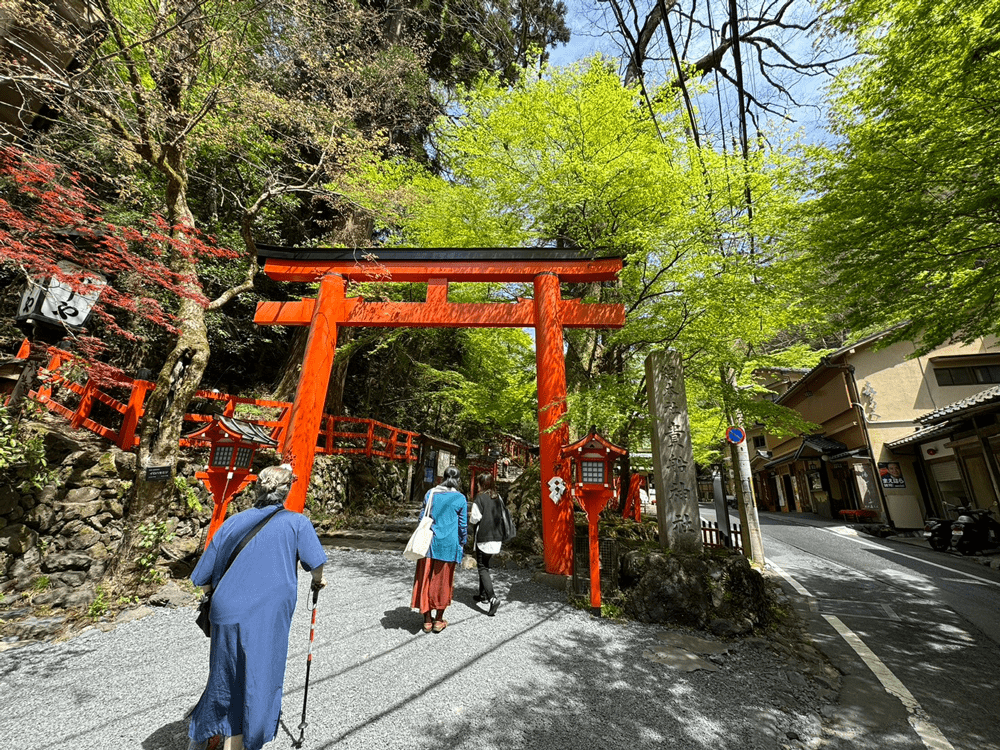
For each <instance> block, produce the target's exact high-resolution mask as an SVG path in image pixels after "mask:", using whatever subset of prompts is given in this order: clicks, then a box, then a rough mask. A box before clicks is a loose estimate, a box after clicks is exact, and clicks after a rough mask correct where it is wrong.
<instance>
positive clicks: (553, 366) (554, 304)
mask: <svg viewBox="0 0 1000 750" xmlns="http://www.w3.org/2000/svg"><path fill="white" fill-rule="evenodd" d="M559 301H560V293H559V277H558V276H557V275H556V274H554V273H542V274H539V275H538V276H536V277H535V366H536V369H537V371H538V372H537V378H538V454H539V455H538V463H539V468H540V470H541V474H542V541H543V543H544V554H545V570H546V571H548V572H550V573H558V574H561V575H569V574H570V573H572V572H573V531H574V529H573V501H572V499H571V498H570V497H569V496H568V493H567V494H566V495H564V496H563V498H562V499H561V500H560V502H558V503H556V502H553V501H552V500H551V499H550V498H549V494H548V487H549V480H550V479H552V477H554V476H561V477H563V479H564V480H565V479H566V472H565V471H564V470H561V469H560V463H561V461H562V459H560V458H559V451H560V450H561V449H562V447H563V446H564V445H566V444H567V443H569V427H568V425H567V424H566V421H565V420H564V419H563V417H564V416H565V414H566V357H565V355H564V353H563V326H562V320H561V319H560V316H559Z"/></svg>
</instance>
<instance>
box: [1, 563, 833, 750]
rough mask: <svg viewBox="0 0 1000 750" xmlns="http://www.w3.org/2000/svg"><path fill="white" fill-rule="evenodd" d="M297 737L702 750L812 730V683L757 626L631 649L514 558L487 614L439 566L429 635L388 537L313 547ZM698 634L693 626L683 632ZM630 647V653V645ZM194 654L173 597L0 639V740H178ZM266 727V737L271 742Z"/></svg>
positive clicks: (806, 741)
mask: <svg viewBox="0 0 1000 750" xmlns="http://www.w3.org/2000/svg"><path fill="white" fill-rule="evenodd" d="M328 551H329V554H330V564H329V565H328V572H327V576H326V577H327V581H328V583H329V585H328V586H327V588H326V589H325V590H324V591H323V593H322V594H321V595H320V599H319V613H318V625H317V636H316V645H315V649H314V659H313V665H312V677H311V680H310V687H309V709H308V717H307V718H308V721H309V726H308V728H307V729H306V739H305V744H304V747H305V748H331V747H336V748H339V749H340V748H342V749H343V750H354V749H357V750H362V749H364V750H369V749H372V748H380V749H381V748H389V749H399V750H405V749H409V748H414V749H415V748H421V749H426V748H430V747H438V748H448V749H451V748H476V750H492V749H494V748H497V749H499V748H504V749H506V748H532V749H533V750H536V749H537V750H549V749H554V750H558V749H560V748H601V749H603V748H609V749H613V748H671V749H672V750H683V749H685V748H699V749H701V748H704V749H706V750H707V749H709V748H710V749H711V750H723V749H726V748H733V750H736V749H737V748H738V749H739V750H762V749H764V748H767V749H768V750H771V749H772V748H782V747H803V746H808V747H815V746H816V745H817V744H818V743H819V738H818V736H819V734H820V729H821V728H820V726H819V718H818V716H817V712H818V711H819V709H820V707H821V705H822V703H823V699H822V698H821V692H822V691H821V688H820V687H819V686H818V685H816V684H815V683H813V682H812V681H810V680H809V679H806V678H804V677H803V676H802V674H801V673H800V672H799V671H798V669H797V668H796V667H793V666H792V665H791V664H792V663H791V662H789V661H787V660H786V659H785V657H783V656H781V655H780V654H779V653H778V652H776V651H775V650H773V649H771V648H769V647H768V646H767V645H766V643H764V642H763V641H761V640H760V639H751V640H750V641H749V642H733V643H729V644H726V645H728V646H730V650H729V652H728V653H726V654H723V655H719V656H714V657H711V658H712V659H713V661H714V662H715V663H716V664H717V665H718V671H715V672H711V671H692V672H685V671H680V670H678V669H675V668H673V667H670V666H667V665H664V664H660V663H656V662H655V661H652V660H650V659H649V658H647V657H648V655H649V653H650V651H651V649H653V648H655V647H657V646H659V645H662V641H660V640H658V638H657V636H658V635H661V634H663V633H664V628H663V626H646V625H639V624H636V623H628V624H621V623H617V622H612V621H608V620H601V619H596V618H592V617H591V616H590V615H589V614H588V613H587V612H585V611H582V610H578V609H575V608H574V607H572V606H570V605H568V604H566V602H565V596H564V595H563V594H562V593H560V592H557V591H555V590H553V589H551V588H548V587H546V586H543V585H541V584H538V583H535V582H533V581H532V580H531V576H530V571H506V570H501V571H496V574H495V576H494V580H495V581H496V583H497V589H498V592H499V593H500V595H501V596H502V597H503V598H504V600H505V601H504V604H503V605H502V606H501V607H500V610H499V612H498V613H497V616H496V617H495V618H490V617H487V616H486V615H485V612H483V611H482V610H479V609H477V608H476V607H475V605H473V604H472V599H471V597H472V594H474V593H475V591H476V586H477V583H476V581H477V579H476V572H475V570H459V571H457V573H456V586H455V597H456V598H455V601H454V603H453V605H452V607H450V608H449V610H448V612H447V614H446V617H447V619H448V620H449V621H450V623H451V625H450V626H449V627H448V628H447V629H446V630H445V631H444V632H442V633H440V634H424V633H421V632H419V628H420V624H421V618H420V616H419V615H418V614H416V613H413V612H411V611H410V609H409V607H408V604H409V594H410V585H411V581H412V575H413V564H412V563H407V562H406V561H405V560H403V559H402V556H401V555H400V554H399V553H398V552H382V551H359V550H343V549H329V550H328ZM299 583H300V597H299V606H298V609H297V610H296V613H295V619H294V620H293V624H292V636H291V644H290V647H289V659H288V667H287V672H286V680H285V700H284V716H285V722H286V723H287V725H288V728H289V729H290V730H291V731H292V732H293V733H294V735H295V737H297V736H298V729H297V727H298V724H299V720H300V717H301V712H302V693H303V683H304V678H305V661H306V649H307V646H308V635H309V608H308V596H309V593H308V576H307V575H305V574H303V575H301V576H300V581H299ZM695 635H703V634H700V633H698V634H695ZM644 653H645V654H646V656H644ZM207 669H208V639H207V638H205V637H204V636H202V635H201V633H200V631H198V629H197V628H196V626H195V624H194V611H193V610H192V609H189V608H181V609H173V610H168V609H163V610H156V611H155V612H154V613H153V614H151V615H150V616H148V617H144V618H142V619H139V620H135V621H132V622H127V623H123V624H121V625H119V626H118V627H116V628H115V629H114V630H111V631H109V632H101V631H100V630H97V629H88V630H87V631H85V632H83V633H82V634H80V635H78V636H76V637H75V638H72V639H71V640H68V641H65V642H62V643H55V644H53V643H35V644H31V645H27V646H23V647H18V648H14V649H11V650H8V651H5V652H3V653H0V695H2V696H3V704H4V710H3V711H2V712H0V748H2V750H22V749H23V750H29V749H30V750H44V749H45V748H74V750H87V749H89V748H94V749H95V750H104V749H107V750H113V749H116V748H140V747H141V748H143V750H185V748H186V747H187V745H186V741H187V740H186V736H187V722H186V721H185V720H184V718H183V717H184V714H185V713H186V711H187V710H188V709H189V708H190V707H191V706H192V705H193V704H194V703H195V702H196V701H197V700H198V697H199V696H200V694H201V691H202V689H203V687H204V683H205V679H206V676H207ZM290 745H291V739H290V737H289V735H288V734H286V733H285V732H284V731H282V730H279V733H278V736H277V738H276V739H275V741H274V742H272V743H271V744H270V745H268V746H267V747H268V748H272V747H273V748H279V747H289V746H290Z"/></svg>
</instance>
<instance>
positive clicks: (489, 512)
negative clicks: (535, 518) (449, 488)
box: [469, 473, 503, 617]
mask: <svg viewBox="0 0 1000 750" xmlns="http://www.w3.org/2000/svg"><path fill="white" fill-rule="evenodd" d="M476 488H477V489H478V490H479V491H478V493H477V494H476V497H475V498H474V499H473V501H472V515H471V516H469V525H470V526H472V527H473V528H474V530H475V534H476V569H477V570H478V571H479V594H477V595H476V596H474V597H473V599H474V600H475V601H476V602H489V605H490V617H493V616H494V615H495V614H496V613H497V609H498V608H499V607H500V599H499V598H498V597H497V595H496V592H495V591H494V590H493V578H492V577H491V575H490V561H491V560H492V559H493V556H494V555H496V554H497V553H498V552H500V547H501V546H502V544H503V505H502V503H503V501H502V500H501V499H500V495H499V493H498V492H497V491H496V490H495V489H494V487H493V475H492V474H487V473H483V474H480V475H479V476H478V477H476Z"/></svg>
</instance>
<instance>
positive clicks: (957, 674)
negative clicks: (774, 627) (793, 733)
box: [703, 506, 1000, 750]
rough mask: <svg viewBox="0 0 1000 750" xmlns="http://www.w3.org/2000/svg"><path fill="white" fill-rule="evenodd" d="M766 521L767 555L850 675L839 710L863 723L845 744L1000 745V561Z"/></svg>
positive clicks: (806, 523) (763, 517)
mask: <svg viewBox="0 0 1000 750" xmlns="http://www.w3.org/2000/svg"><path fill="white" fill-rule="evenodd" d="M706 509H707V508H706V506H703V511H705V510H706ZM713 515H714V514H713V513H712V512H711V510H708V512H707V513H705V516H706V517H712V516H713ZM760 522H761V530H762V535H763V539H764V551H765V556H766V558H767V560H768V562H769V564H770V565H771V566H772V567H774V568H776V569H778V570H779V571H780V572H781V573H783V574H784V575H785V577H786V579H787V580H788V583H789V585H790V586H792V587H793V588H794V589H795V590H796V591H797V593H798V594H799V595H800V597H801V601H802V602H803V604H804V606H805V608H806V609H807V610H808V611H809V612H811V614H812V623H813V630H814V632H815V633H816V637H817V643H818V645H820V647H821V649H822V650H823V651H824V652H825V653H827V655H828V656H830V657H831V659H832V660H833V661H834V663H835V664H836V665H837V666H838V667H839V668H840V669H841V670H842V671H843V672H844V673H845V675H846V676H845V687H844V690H843V691H842V705H841V707H840V710H841V711H842V713H843V715H844V716H845V717H847V716H848V715H850V716H852V717H853V718H854V719H855V727H854V728H852V729H845V731H844V732H843V736H842V737H841V738H840V739H841V742H842V746H843V747H844V748H860V747H871V748H880V749H882V748H923V747H926V748H929V749H930V750H948V748H954V749H955V750H1000V721H998V718H997V717H998V715H1000V621H998V617H997V613H998V612H1000V574H998V573H997V571H995V570H991V569H990V568H989V567H988V566H983V565H980V564H977V563H976V562H974V561H972V560H970V559H967V558H962V557H961V556H958V555H957V554H947V553H940V552H935V551H934V550H931V549H930V548H929V547H926V546H925V545H924V544H923V543H922V542H920V541H919V540H894V539H888V540H882V539H877V538H874V537H870V536H867V535H864V534H858V533H857V532H855V531H854V530H853V529H851V528H850V527H848V526H845V525H843V524H839V523H832V522H822V521H818V520H817V519H815V517H813V518H807V517H805V516H798V517H796V515H795V514H778V513H762V514H760ZM852 694H854V698H853V699H852ZM858 726H864V727H865V728H866V729H865V731H864V732H858V731H857V727H858Z"/></svg>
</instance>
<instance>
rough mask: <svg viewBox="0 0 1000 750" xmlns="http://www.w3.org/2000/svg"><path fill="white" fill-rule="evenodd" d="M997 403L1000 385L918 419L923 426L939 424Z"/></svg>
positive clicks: (999, 396) (999, 399) (999, 395)
mask: <svg viewBox="0 0 1000 750" xmlns="http://www.w3.org/2000/svg"><path fill="white" fill-rule="evenodd" d="M996 402H1000V385H995V386H993V387H992V388H987V389H986V390H984V391H980V392H979V393H977V394H976V395H975V396H969V397H968V398H964V399H962V400H961V401H956V402H955V403H953V404H948V405H947V406H943V407H941V408H940V409H935V410H934V411H930V412H927V413H926V414H923V415H921V416H919V417H917V421H918V422H920V424H923V425H932V424H937V423H938V422H944V421H945V420H948V419H951V418H953V417H957V416H959V415H960V414H962V412H965V411H968V410H969V409H973V408H976V407H979V406H986V405H988V404H992V403H996Z"/></svg>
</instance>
